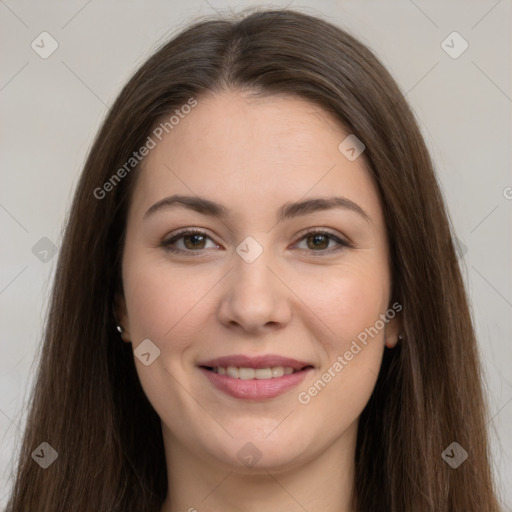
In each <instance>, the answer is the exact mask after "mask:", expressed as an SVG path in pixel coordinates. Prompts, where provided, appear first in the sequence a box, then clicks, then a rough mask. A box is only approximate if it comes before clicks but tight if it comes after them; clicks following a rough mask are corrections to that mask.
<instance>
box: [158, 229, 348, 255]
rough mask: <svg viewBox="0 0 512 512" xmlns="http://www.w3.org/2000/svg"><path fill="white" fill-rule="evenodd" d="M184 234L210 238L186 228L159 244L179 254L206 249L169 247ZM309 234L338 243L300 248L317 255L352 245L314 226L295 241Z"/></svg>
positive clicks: (192, 253) (198, 231)
mask: <svg viewBox="0 0 512 512" xmlns="http://www.w3.org/2000/svg"><path fill="white" fill-rule="evenodd" d="M186 235H203V236H205V237H206V238H208V239H210V240H212V239H211V237H210V236H208V235H207V233H205V232H204V231H200V230H197V229H187V230H183V231H180V232H179V233H176V234H175V235H174V236H172V237H171V238H169V239H168V240H164V241H163V242H162V244H161V246H162V247H163V248H164V249H165V250H166V251H168V252H172V253H181V254H183V253H188V254H191V255H195V254H197V253H200V252H204V251H205V250H206V249H198V250H196V251H192V250H184V249H176V248H174V247H171V244H173V243H175V242H176V241H178V240H179V239H180V238H183V237H184V236H186ZM311 235H326V236H328V238H329V240H333V241H335V242H337V243H338V247H337V248H335V249H322V250H320V251H314V250H312V249H302V250H306V251H309V252H311V253H313V254H315V253H316V254H317V255H319V256H323V255H325V254H330V253H336V252H339V251H342V250H343V249H345V248H347V247H352V245H351V244H350V243H349V242H347V241H345V240H342V239H340V238H339V237H337V236H336V235H334V234H333V233H330V232H329V231H323V230H318V229H314V228H313V229H309V230H307V231H306V232H305V233H303V234H302V236H301V238H299V240H298V241H297V242H301V241H302V240H304V239H305V238H307V237H308V236H311ZM212 241H213V240H212Z"/></svg>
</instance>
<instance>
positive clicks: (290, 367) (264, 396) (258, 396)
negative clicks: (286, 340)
mask: <svg viewBox="0 0 512 512" xmlns="http://www.w3.org/2000/svg"><path fill="white" fill-rule="evenodd" d="M198 368H199V370H200V371H201V372H202V374H203V375H204V376H205V377H206V379H207V380H208V382H209V383H210V384H211V385H212V387H213V388H214V390H216V391H220V392H221V393H223V394H224V395H228V396H230V397H232V398H237V399H243V400H251V401H260V400H268V399H270V398H274V397H277V396H279V395H282V394H284V393H285V392H287V391H290V390H291V389H293V388H294V387H296V386H297V385H298V384H299V383H300V382H302V381H303V380H304V379H305V378H306V375H307V374H308V373H309V372H311V371H313V370H314V366H313V365H312V364H308V363H305V362H301V361H297V360H295V359H290V358H284V357H280V356H259V357H252V358H251V357H247V356H229V357H223V358H218V359H214V360H211V361H206V362H204V363H201V364H199V365H198Z"/></svg>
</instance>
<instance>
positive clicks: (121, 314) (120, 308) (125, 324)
mask: <svg viewBox="0 0 512 512" xmlns="http://www.w3.org/2000/svg"><path fill="white" fill-rule="evenodd" d="M114 311H115V313H116V318H117V321H118V323H119V325H120V326H121V327H122V328H123V332H122V334H121V338H122V339H123V341H126V342H127V343H130V342H131V336H130V321H129V319H128V312H127V309H126V301H125V298H124V295H123V294H122V293H120V292H117V293H116V294H115V298H114Z"/></svg>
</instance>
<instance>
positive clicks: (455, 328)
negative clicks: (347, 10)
mask: <svg viewBox="0 0 512 512" xmlns="http://www.w3.org/2000/svg"><path fill="white" fill-rule="evenodd" d="M481 386H482V384H481V381H480V369H479V362H478V358H477V346H476V341H475V335H474V331H473V326H472V321H471V317H470V314H469V311H468V304H467V298H466V295H465V291H464V286H463V282H462V279H461V275H460V272H459V268H458V264H457V258H456V254H455V251H454V247H453V244H452V238H451V232H450V225H449V220H448V217H447V214H446V210H445V207H444V204H443V200H442V196H441V193H440V190H439V187H438V184H437V181H436V178H435V174H434V172H433V166H432V162H431V160H430V157H429V154H428V152H427V149H426V147H425V144H424V141H423V139H422V137H421V134H420V131H419V129H418V126H417V124H416V121H415V119H414V116H413V114H412V112H411V110H410V109H409V107H408V106H407V104H406V102H405V100H404V98H403V96H402V94H401V93H400V90H399V88H398V86H397V85H396V83H395V82H394V80H393V79H392V77H391V76H390V75H389V73H388V72H387V71H386V70H385V69H384V67H383V66H382V64H381V63H380V62H379V61H378V60H377V59H376V57H375V56H374V55H373V54H372V53H371V52H370V51H369V50H368V49H367V48H366V47H365V46H363V45H362V44H361V43H359V42H358V41H357V40H355V39H354V38H353V37H352V36H351V35H349V34H347V33H346V32H344V31H343V30H341V29H339V28H337V27H335V26H333V25H331V24H329V23H327V22H326V21H323V20H321V19H318V18H315V17H311V16H308V15H305V14H301V13H298V12H294V11H290V10H275V11H260V12H254V13H252V14H250V15H247V16H246V17H244V18H243V19H239V20H236V21H228V20H224V19H216V20H209V21H203V22H198V23H197V24H196V25H194V26H191V27H189V28H188V29H186V30H184V31H183V32H182V33H180V34H179V35H178V36H177V37H175V38H173V39H172V40H171V41H169V42H168V43H167V44H165V45H164V46H163V47H162V48H161V49H160V50H159V51H158V52H156V53H155V55H153V56H152V57H151V58H150V59H149V60H148V61H147V62H146V63H145V64H144V65H143V66H142V67H141V68H140V69H139V70H138V71H137V72H136V74H135V75H134V76H133V78H132V79H131V80H130V81H129V82H128V84H127V85H126V86H125V87H124V89H123V90H122V92H121V93H120V95H119V97H118V99H117V101H116V102H115V104H114V105H113V107H112V109H111V111H110V113H109V115H108V116H107V119H106V120H105V122H104V124H103V126H102V128H101V130H100V132H99V134H98V136H97V138H96V141H95V143H94V145H93V147H92V149H91V151H90V154H89V157H88V159H87V162H86V165H85V168H84V171H83V174H82V176H81V179H80V182H79V184H78V188H77V191H76V195H75V199H74V203H73V206H72V210H71V214H70V217H69V220H68V224H67V229H66V233H65V237H64V240H63V244H62V248H61V253H60V258H59V264H58V268H57V273H56V278H55V283H54V288H53V295H52V303H51V310H50V314H49V318H48V322H47V326H46V332H45V340H44V346H43V352H42V358H41V362H40V366H39V373H38V376H37V382H36V385H35V388H34V394H33V397H32V402H31V403H32V407H31V410H30V414H29V417H28V422H27V428H26V433H25V438H24V441H23V446H22V450H21V454H20V459H19V468H18V472H17V476H16V481H15V487H14V490H13V494H12V497H11V501H10V503H9V506H8V510H9V511H10V512H21V511H28V510H30V511H33V512H34V511H36V510H37V511H52V512H56V511H60V510H62V511H64V510H66V511H68V510H73V511H82V510H83V511H86V510H87V511H90V510H101V511H123V512H126V511H129V510H133V511H138V512H141V511H148V512H149V511H155V512H156V511H158V512H176V511H181V510H189V511H192V510H198V511H214V510H215V511H217V510H223V511H224V510H237V511H238V510H244V511H251V510H255V509H258V510H261V509H264V510H269V511H272V510H276V511H277V510H279V511H283V510H289V511H292V510H293V511H294V510H308V511H309V512H315V511H320V510H321V511H337V512H340V511H342V512H346V511H358V512H363V511H364V512H376V511H377V512H386V511H414V512H427V511H429V512H433V511H436V512H439V511H450V512H453V511H461V512H462V511H464V512H468V511H475V512H476V511H479V512H480V511H482V510H485V511H489V512H493V511H497V510H498V505H497V500H496V498H495V496H494V490H493V483H492V477H491V471H490V462H489V457H488V442H487V433H486V428H485V426H486V425H485V421H486V420H485V418H486V414H485V404H484V400H483V393H482V387H481Z"/></svg>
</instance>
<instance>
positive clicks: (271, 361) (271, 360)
mask: <svg viewBox="0 0 512 512" xmlns="http://www.w3.org/2000/svg"><path fill="white" fill-rule="evenodd" d="M198 366H206V367H210V368H218V367H222V368H227V367H228V366H238V367H242V368H255V369H257V368H272V367H273V366H283V367H290V368H293V369H294V370H302V368H305V367H306V366H313V365H312V364H311V363H307V362H304V361H297V359H292V358H290V357H283V356H278V355H275V354H267V355H260V356H246V355H232V356H224V357H217V358H215V359H210V360H208V361H204V362H201V363H199V364H198Z"/></svg>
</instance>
